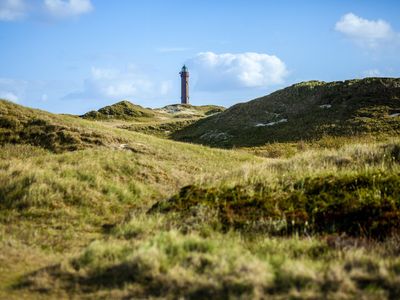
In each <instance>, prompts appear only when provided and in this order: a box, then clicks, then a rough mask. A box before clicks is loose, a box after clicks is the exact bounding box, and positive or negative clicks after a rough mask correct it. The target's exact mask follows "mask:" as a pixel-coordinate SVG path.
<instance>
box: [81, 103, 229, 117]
mask: <svg viewBox="0 0 400 300" xmlns="http://www.w3.org/2000/svg"><path fill="white" fill-rule="evenodd" d="M224 110H225V108H224V107H222V106H217V105H201V106H194V105H190V104H172V105H167V106H165V107H163V108H156V109H151V108H144V107H142V106H140V105H137V104H133V103H131V102H129V101H127V100H124V101H120V102H118V103H115V104H112V105H109V106H105V107H103V108H100V109H99V110H98V111H95V110H93V111H90V112H87V113H86V114H84V115H82V116H81V117H82V118H84V119H92V120H110V119H111V120H112V119H119V120H128V121H129V120H131V121H146V119H147V121H148V119H151V120H157V119H161V120H165V119H166V118H180V119H182V118H183V119H193V118H201V117H204V116H209V115H212V114H215V113H219V112H222V111H224Z"/></svg>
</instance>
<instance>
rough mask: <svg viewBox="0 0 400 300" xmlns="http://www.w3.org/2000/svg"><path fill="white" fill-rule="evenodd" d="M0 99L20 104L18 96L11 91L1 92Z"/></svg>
mask: <svg viewBox="0 0 400 300" xmlns="http://www.w3.org/2000/svg"><path fill="white" fill-rule="evenodd" d="M0 99H6V100H9V101H12V102H18V100H19V99H18V96H17V95H15V94H14V93H13V92H9V91H0Z"/></svg>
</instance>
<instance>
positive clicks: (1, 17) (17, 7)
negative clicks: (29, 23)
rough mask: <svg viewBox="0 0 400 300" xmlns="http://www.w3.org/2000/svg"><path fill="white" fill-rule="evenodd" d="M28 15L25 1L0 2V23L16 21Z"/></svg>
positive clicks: (5, 0)
mask: <svg viewBox="0 0 400 300" xmlns="http://www.w3.org/2000/svg"><path fill="white" fill-rule="evenodd" d="M25 14H26V5H25V3H24V1H23V0H0V21H16V20H19V19H22V18H23V17H24V16H25Z"/></svg>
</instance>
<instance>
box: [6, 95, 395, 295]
mask: <svg viewBox="0 0 400 300" xmlns="http://www.w3.org/2000/svg"><path fill="white" fill-rule="evenodd" d="M117 122H120V121H115V123H113V122H110V121H109V120H108V121H96V122H94V121H90V120H84V119H81V118H78V117H73V116H60V115H52V114H49V113H46V112H42V111H38V110H31V109H27V108H24V107H21V106H18V105H15V104H12V103H10V102H6V101H0V143H1V148H0V158H1V160H0V298H1V299H21V298H24V299H54V298H57V299H59V298H61V299H62V298H67V299H68V298H84V299H87V298H89V299H110V298H113V299H127V298H170V299H176V298H179V297H181V298H187V299H204V298H212V299H225V298H238V299H248V298H252V299H271V298H272V299H288V298H292V299H321V298H326V299H356V298H357V299H397V298H399V297H400V288H399V287H400V256H399V254H400V246H399V245H400V233H399V232H398V228H399V225H400V221H399V220H400V210H399V209H400V202H399V199H400V195H399V193H400V180H399V177H400V165H399V163H400V138H399V137H398V136H387V135H377V134H374V135H364V136H359V137H358V138H356V139H354V138H349V137H329V136H326V137H322V138H320V139H317V140H314V141H305V142H303V141H297V142H287V143H271V144H266V145H263V146H260V147H255V148H240V149H233V150H220V149H211V148H207V147H204V146H201V145H194V144H185V143H180V142H175V141H170V140H167V139H165V138H158V137H155V136H152V135H147V134H143V133H140V132H136V131H132V130H125V129H121V128H118V127H120V126H119V125H118V126H116V124H117ZM118 124H119V123H118Z"/></svg>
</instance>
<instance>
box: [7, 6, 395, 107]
mask: <svg viewBox="0 0 400 300" xmlns="http://www.w3.org/2000/svg"><path fill="white" fill-rule="evenodd" d="M399 16H400V1H394V0H393V1H384V0H382V1H378V0H376V1H368V0H325V1H306V0H304V1H295V0H293V1H267V0H260V1H257V0H247V1H245V0H230V1H227V0H219V1H216V0H201V1H200V0H198V1H194V0H193V1H188V0H168V1H165V0H146V1H145V0H135V1H128V0H120V1H109V0H0V43H1V47H0V49H1V50H0V98H8V99H9V100H12V101H15V102H17V103H19V104H22V105H27V106H30V107H35V108H41V109H45V110H49V111H52V112H57V113H74V114H81V113H84V112H86V111H88V110H91V109H98V108H100V107H102V106H104V105H108V104H112V103H115V102H116V101H119V100H122V99H128V100H130V101H132V102H134V103H137V104H140V105H143V106H146V107H160V106H164V105H168V104H172V103H177V102H179V99H180V94H179V93H180V89H179V88H180V87H179V84H180V81H179V74H178V73H179V70H180V68H181V66H182V64H183V63H186V64H187V65H188V67H189V71H190V76H191V77H190V101H191V103H192V104H195V105H201V104H219V105H224V106H231V105H233V104H235V103H237V102H243V101H247V100H250V99H253V98H255V97H257V96H262V95H265V94H268V93H270V92H272V91H274V90H277V89H279V88H282V87H285V86H288V85H290V84H293V83H295V82H299V81H304V80H312V79H316V80H324V81H333V80H345V79H351V78H362V77H367V76H388V77H400V56H399V55H398V54H397V53H400V18H399Z"/></svg>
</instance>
